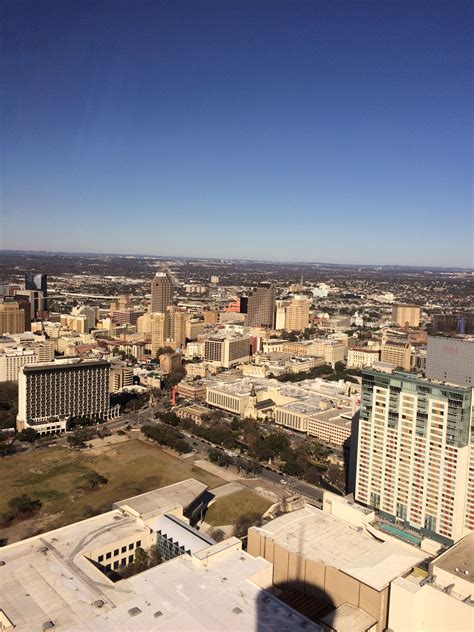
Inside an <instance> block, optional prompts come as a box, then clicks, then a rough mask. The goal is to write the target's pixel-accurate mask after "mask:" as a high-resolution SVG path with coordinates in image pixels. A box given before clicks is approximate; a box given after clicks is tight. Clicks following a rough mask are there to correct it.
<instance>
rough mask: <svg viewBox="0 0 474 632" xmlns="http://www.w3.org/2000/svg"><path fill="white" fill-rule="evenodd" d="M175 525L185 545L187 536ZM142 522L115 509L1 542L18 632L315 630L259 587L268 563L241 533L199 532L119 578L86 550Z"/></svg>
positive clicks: (0, 573) (7, 607)
mask: <svg viewBox="0 0 474 632" xmlns="http://www.w3.org/2000/svg"><path fill="white" fill-rule="evenodd" d="M158 520H160V519H158ZM171 522H173V519H171ZM175 522H176V525H175V524H174V523H173V525H172V526H171V528H174V526H176V528H177V529H178V530H179V534H175V535H178V536H179V542H180V543H181V541H182V540H183V538H185V537H186V534H183V525H182V524H178V523H179V521H175ZM137 524H138V523H137V522H136V521H135V520H134V519H132V518H131V517H123V516H121V512H120V511H119V510H114V511H111V512H108V513H106V514H103V515H101V516H96V517H94V518H90V519H88V520H85V521H82V522H78V523H75V524H72V525H69V526H67V527H63V528H61V529H57V530H55V531H50V532H48V533H45V534H43V535H38V536H35V537H33V538H30V539H28V540H23V541H21V542H18V543H15V544H12V545H8V546H6V547H3V548H2V551H1V560H2V562H3V564H2V565H1V566H0V583H1V586H2V595H1V596H0V611H1V612H3V613H4V615H5V616H6V617H8V620H9V621H10V622H11V623H12V624H13V625H14V626H15V629H16V630H18V631H20V632H30V631H31V632H33V631H34V632H36V631H37V630H41V629H47V628H49V627H54V629H55V630H58V631H61V632H65V631H67V632H73V631H77V630H83V631H84V632H100V631H104V632H105V631H110V630H122V631H124V632H127V631H130V632H143V631H144V630H146V631H147V632H151V631H154V630H163V631H168V630H193V631H196V632H200V631H202V632H204V631H208V630H215V631H216V632H217V631H218V630H219V631H227V630H229V631H234V630H249V631H252V630H255V631H258V632H267V631H268V632H271V630H275V629H286V628H287V625H288V620H289V618H290V617H291V622H292V628H293V629H299V628H300V627H301V628H303V627H304V628H306V629H309V630H317V629H318V628H317V626H315V625H313V624H312V623H311V622H310V621H308V620H307V619H305V618H304V617H303V616H301V615H299V614H297V613H296V612H294V611H293V610H291V609H290V608H289V607H288V606H286V605H285V604H283V603H282V602H280V601H279V600H278V599H276V598H275V597H273V596H271V595H270V594H268V593H266V592H265V591H263V590H262V589H261V588H260V585H261V584H262V583H265V584H266V582H268V579H269V578H270V577H271V565H270V564H269V563H268V562H267V561H265V560H264V559H262V558H254V557H252V556H250V555H248V554H247V553H245V552H243V551H242V550H241V543H240V541H239V540H237V539H236V538H230V539H228V540H226V541H224V542H221V543H219V544H212V543H210V542H206V546H203V547H202V548H201V543H202V542H203V540H204V539H205V538H203V537H202V536H199V537H198V536H196V537H198V539H199V541H200V542H199V543H197V542H196V541H195V540H194V535H195V534H192V535H191V537H192V538H193V542H192V543H191V546H192V547H195V548H196V549H198V550H197V551H196V553H195V554H191V555H189V554H185V555H182V556H180V557H176V558H174V559H172V560H170V561H168V562H163V563H161V564H159V565H158V566H155V567H153V568H150V569H149V570H146V571H143V572H142V573H138V574H136V575H134V576H132V577H129V578H126V579H122V580H120V581H118V582H115V583H114V582H112V581H111V580H109V579H108V578H107V577H106V576H105V575H104V574H103V573H102V572H101V571H100V569H99V568H97V567H96V566H95V565H94V564H93V563H91V562H90V561H89V559H87V557H86V555H87V554H88V552H89V551H93V550H97V549H98V548H100V547H101V546H104V543H105V545H106V544H110V541H109V540H110V538H114V541H117V540H119V539H120V538H121V537H127V536H133V535H134V532H135V530H137V529H140V528H141V527H138V526H137ZM157 526H158V525H157ZM167 527H169V524H167ZM185 527H186V525H185ZM145 528H146V527H143V528H142V532H143V531H144V529H145ZM185 530H186V529H185ZM105 540H106V541H105Z"/></svg>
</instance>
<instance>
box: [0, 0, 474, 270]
mask: <svg viewBox="0 0 474 632" xmlns="http://www.w3.org/2000/svg"><path fill="white" fill-rule="evenodd" d="M2 22H3V25H4V26H3V31H4V33H3V53H2V58H3V62H2V72H1V76H2V79H1V101H2V103H3V105H2V106H1V108H2V117H1V122H2V129H1V135H2V138H3V142H2V167H1V169H2V171H1V179H2V197H1V207H2V208H1V212H2V226H3V229H2V237H1V241H0V246H1V247H2V248H17V249H36V250H39V249H44V250H64V251H76V252H77V251H87V252H123V253H144V254H156V255H186V256H204V257H205V256H209V257H214V256H215V257H235V258H237V257H241V258H262V259H270V260H272V259H273V260H307V261H328V262H336V263H339V262H340V263H346V262H347V263H380V264H384V263H386V264H391V263H394V264H413V265H445V266H450V265H453V266H472V265H473V261H472V238H473V232H472V229H473V225H472V168H473V160H472V111H473V108H472V106H473V103H472V92H471V73H472V44H471V40H470V29H471V28H472V12H471V9H470V4H469V3H467V2H466V3H464V2H461V1H456V0H454V1H451V2H449V1H448V0H446V2H436V0H430V1H429V2H428V1H426V2H417V1H416V0H411V1H409V2H402V1H398V0H397V1H394V2H391V1H385V2H379V1H375V0H373V1H368V2H357V1H347V2H338V1H335V2H332V1H329V0H327V1H325V2H322V1H317V0H315V1H313V2H300V1H297V0H294V1H291V2H290V1H287V2H279V1H277V0H272V1H271V2H270V1H263V0H261V1H257V0H253V1H252V2H250V1H248V2H247V1H245V2H244V1H242V2H233V1H232V0H226V1H225V2H222V1H219V2H204V1H199V0H195V1H191V2H181V1H179V0H177V1H174V2H160V1H159V0H155V1H150V2H148V1H145V0H133V1H132V0H130V1H123V0H114V1H112V0H104V1H99V0H94V1H93V2H91V1H88V0H68V1H67V2H63V1H61V2H51V1H49V0H41V1H38V0H34V1H22V0H6V1H5V2H4V3H3V16H2Z"/></svg>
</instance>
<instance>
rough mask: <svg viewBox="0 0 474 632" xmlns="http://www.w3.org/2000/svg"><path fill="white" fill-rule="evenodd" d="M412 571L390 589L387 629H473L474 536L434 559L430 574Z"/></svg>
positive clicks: (409, 631) (427, 631)
mask: <svg viewBox="0 0 474 632" xmlns="http://www.w3.org/2000/svg"><path fill="white" fill-rule="evenodd" d="M416 571H418V572H412V573H409V574H407V575H404V576H401V577H398V578H397V579H395V580H394V581H393V582H392V584H391V587H390V610H389V612H390V614H389V620H388V627H389V629H390V630H393V632H445V630H459V631H461V630H472V628H473V618H474V598H473V595H474V534H473V533H471V534H470V535H468V536H466V537H465V538H464V539H462V540H460V541H459V542H458V543H457V544H455V545H454V546H453V547H451V548H450V549H448V550H447V551H445V552H444V553H442V554H441V555H440V556H438V557H437V558H436V559H434V560H432V561H431V562H430V564H429V567H428V572H419V569H416Z"/></svg>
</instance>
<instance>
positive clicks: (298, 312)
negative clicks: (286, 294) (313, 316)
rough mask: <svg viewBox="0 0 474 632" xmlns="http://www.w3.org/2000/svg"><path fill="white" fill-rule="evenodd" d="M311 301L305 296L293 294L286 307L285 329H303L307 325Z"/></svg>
mask: <svg viewBox="0 0 474 632" xmlns="http://www.w3.org/2000/svg"><path fill="white" fill-rule="evenodd" d="M310 306H311V301H309V300H308V299H307V298H306V296H295V297H294V299H293V300H292V301H291V303H290V304H289V305H288V307H287V308H286V319H285V329H289V330H290V331H303V329H306V327H308V325H309V308H310Z"/></svg>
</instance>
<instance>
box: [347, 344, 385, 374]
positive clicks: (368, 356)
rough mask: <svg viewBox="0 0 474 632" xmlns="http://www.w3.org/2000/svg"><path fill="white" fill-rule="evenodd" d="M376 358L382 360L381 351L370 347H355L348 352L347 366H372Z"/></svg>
mask: <svg viewBox="0 0 474 632" xmlns="http://www.w3.org/2000/svg"><path fill="white" fill-rule="evenodd" d="M376 360H380V351H376V350H374V349H370V348H369V347H353V348H352V349H349V351H348V354H347V366H348V367H351V368H354V369H362V368H365V367H371V366H373V364H374V362H375V361H376Z"/></svg>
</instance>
